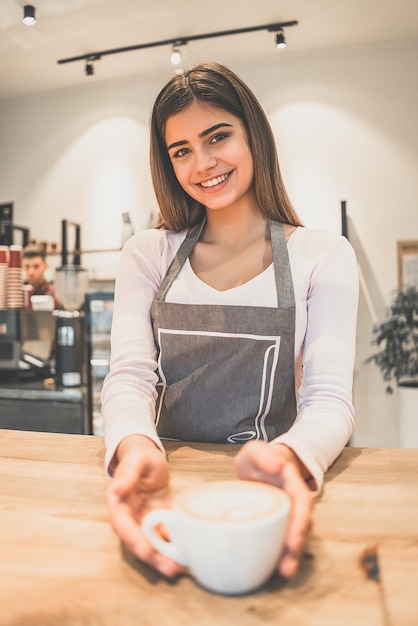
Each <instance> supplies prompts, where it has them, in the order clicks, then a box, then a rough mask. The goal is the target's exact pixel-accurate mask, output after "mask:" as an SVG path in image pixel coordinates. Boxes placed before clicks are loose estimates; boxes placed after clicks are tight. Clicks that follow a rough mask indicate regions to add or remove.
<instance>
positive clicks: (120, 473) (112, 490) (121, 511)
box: [107, 435, 185, 578]
mask: <svg viewBox="0 0 418 626" xmlns="http://www.w3.org/2000/svg"><path fill="white" fill-rule="evenodd" d="M117 459H118V464H117V466H116V469H115V473H114V477H113V480H112V482H111V483H110V485H109V488H108V491H107V500H108V504H109V509H110V523H111V525H112V528H113V530H114V531H115V533H116V534H117V535H118V536H119V538H120V539H121V540H122V541H123V543H124V544H125V545H126V547H127V548H128V549H129V550H130V552H132V553H133V554H134V555H135V556H136V557H137V558H139V559H140V560H141V561H144V562H146V563H148V564H149V565H151V566H152V567H154V568H155V569H156V570H158V571H159V572H160V573H161V574H163V575H164V576H167V577H169V578H172V577H174V576H176V575H178V574H181V573H183V572H184V571H185V570H184V568H183V567H181V566H180V565H178V564H177V563H175V562H174V561H171V560H170V559H168V558H167V557H165V556H163V555H162V554H160V553H159V552H157V551H156V550H155V549H154V548H153V547H152V546H151V544H150V543H149V542H148V540H147V539H146V538H145V536H144V535H143V533H142V529H141V522H142V519H143V517H144V516H145V514H146V513H148V512H149V511H150V510H152V509H155V508H168V507H170V505H171V497H170V488H169V471H168V463H167V460H166V458H165V455H164V453H163V452H162V451H161V450H160V449H159V448H157V446H156V445H155V444H154V443H153V442H152V441H151V440H150V439H148V438H147V437H144V436H142V435H131V436H129V437H126V438H125V439H123V440H122V441H121V443H120V444H119V446H118V449H117Z"/></svg>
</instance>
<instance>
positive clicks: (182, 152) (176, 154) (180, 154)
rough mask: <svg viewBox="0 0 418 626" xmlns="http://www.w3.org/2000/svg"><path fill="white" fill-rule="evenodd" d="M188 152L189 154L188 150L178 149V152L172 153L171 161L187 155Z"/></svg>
mask: <svg viewBox="0 0 418 626" xmlns="http://www.w3.org/2000/svg"><path fill="white" fill-rule="evenodd" d="M188 152H189V149H188V148H180V149H179V150H176V152H174V154H173V159H178V158H180V157H182V156H184V155H186V154H188Z"/></svg>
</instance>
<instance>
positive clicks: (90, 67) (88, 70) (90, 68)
mask: <svg viewBox="0 0 418 626" xmlns="http://www.w3.org/2000/svg"><path fill="white" fill-rule="evenodd" d="M85 72H86V76H93V74H94V65H93V63H89V62H88V61H86V67H85Z"/></svg>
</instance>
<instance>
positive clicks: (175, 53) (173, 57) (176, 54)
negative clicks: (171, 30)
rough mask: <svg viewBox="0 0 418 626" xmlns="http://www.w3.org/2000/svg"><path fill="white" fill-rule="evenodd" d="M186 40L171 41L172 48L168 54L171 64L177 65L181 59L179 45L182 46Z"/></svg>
mask: <svg viewBox="0 0 418 626" xmlns="http://www.w3.org/2000/svg"><path fill="white" fill-rule="evenodd" d="M186 43H187V41H176V42H175V43H173V48H172V50H171V54H170V61H171V63H172V64H173V65H179V63H181V62H182V60H183V54H182V51H181V46H184V45H185V44H186Z"/></svg>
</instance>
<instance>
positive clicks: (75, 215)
mask: <svg viewBox="0 0 418 626" xmlns="http://www.w3.org/2000/svg"><path fill="white" fill-rule="evenodd" d="M417 61H418V42H410V43H406V44H405V43H404V44H392V45H390V46H371V47H363V48H360V49H359V48H352V49H344V50H332V51H327V52H323V53H319V52H317V53H315V54H312V55H310V56H294V55H293V56H292V55H291V54H287V53H286V54H284V55H280V56H279V55H276V54H275V55H271V56H270V57H269V58H267V59H264V60H263V63H262V64H261V61H260V60H258V61H257V62H256V61H254V62H252V63H251V62H248V61H245V63H244V62H242V65H237V64H235V65H234V66H233V69H235V70H236V71H237V72H238V73H239V74H240V75H241V76H242V77H243V78H244V79H245V80H246V81H247V82H248V83H249V84H250V85H251V86H252V87H253V89H254V90H255V92H256V94H257V95H258V97H259V99H260V101H261V103H262V104H263V106H264V108H265V109H266V112H267V113H268V115H269V117H270V119H271V122H272V125H273V129H274V132H275V135H276V138H277V144H278V149H279V156H280V161H281V167H282V172H283V175H284V179H285V181H286V184H287V187H288V191H289V195H290V197H291V198H292V200H293V202H294V205H295V208H296V210H297V211H298V212H299V214H300V216H301V217H302V219H303V220H304V222H305V223H306V225H307V226H311V227H319V228H327V229H330V230H335V231H340V202H341V200H346V201H347V209H348V214H349V226H350V230H349V237H350V240H351V241H352V243H353V245H354V247H355V249H356V252H357V255H358V259H359V263H360V276H361V285H362V290H361V297H360V308H359V325H358V342H357V343H358V346H357V364H356V373H355V386H354V388H355V404H356V407H357V414H358V426H357V431H356V435H355V437H354V438H353V443H355V444H356V445H371V446H381V445H386V446H390V445H397V430H396V425H395V423H394V420H393V417H392V416H393V414H394V412H395V411H396V397H389V396H387V395H386V394H385V393H384V384H383V382H382V381H381V379H380V376H379V373H378V372H377V371H376V369H375V367H374V366H372V365H367V366H366V365H365V364H364V360H365V358H366V357H367V356H368V355H369V354H370V352H371V350H372V348H371V346H370V341H371V328H372V324H373V322H374V321H375V320H376V319H378V318H380V317H381V316H382V315H383V314H384V310H385V306H386V304H387V302H388V300H389V298H390V296H391V293H392V291H393V290H394V289H395V287H396V282H397V267H396V241H397V240H399V239H418V210H417V203H418V176H417V169H418V168H417V165H418V123H417V115H416V103H417V98H418V79H417V74H418V73H417V71H416V69H417ZM167 77H168V72H167V74H166V75H161V76H152V77H150V76H147V75H144V76H135V77H132V78H131V79H124V80H120V81H112V82H108V83H99V82H95V81H94V79H91V78H89V79H86V83H85V85H83V86H82V87H79V88H72V89H69V90H61V91H56V92H53V93H48V94H43V95H39V96H32V97H28V98H22V99H16V100H10V101H4V102H0V162H1V168H0V202H8V201H13V202H14V207H15V223H17V224H20V225H24V226H30V228H31V236H33V237H35V238H37V239H40V240H47V241H56V242H58V243H60V223H61V219H69V220H73V221H75V222H80V223H81V224H82V245H83V248H85V249H98V248H111V249H114V248H118V247H119V245H120V238H121V229H122V221H121V214H122V212H125V211H128V212H129V213H130V214H131V217H132V219H133V221H134V225H135V228H136V229H137V230H138V229H141V228H144V227H146V225H147V224H148V223H149V220H150V217H151V215H152V213H153V212H155V210H156V207H155V200H154V195H153V191H152V189H151V184H150V176H149V168H148V119H149V112H150V108H151V105H152V101H153V99H154V97H155V95H156V93H157V91H158V90H159V88H160V87H161V86H162V84H163V83H164V82H165V80H166V78H167ZM117 259H118V253H111V254H107V255H100V254H86V255H84V257H83V265H85V266H86V267H88V269H89V271H90V275H91V276H95V277H98V278H108V277H111V276H113V275H114V271H115V267H116V264H117Z"/></svg>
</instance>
